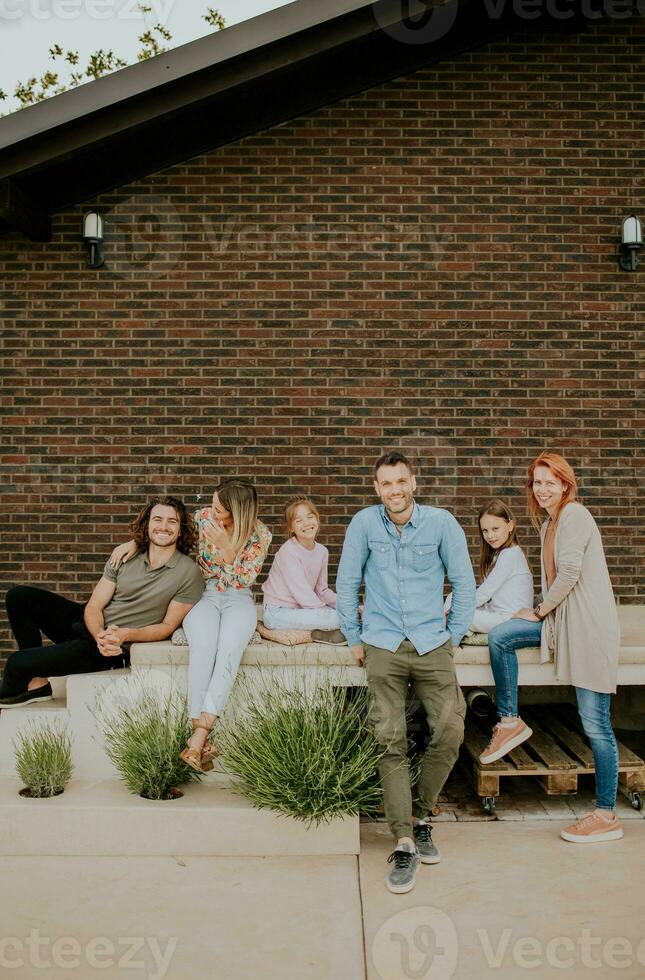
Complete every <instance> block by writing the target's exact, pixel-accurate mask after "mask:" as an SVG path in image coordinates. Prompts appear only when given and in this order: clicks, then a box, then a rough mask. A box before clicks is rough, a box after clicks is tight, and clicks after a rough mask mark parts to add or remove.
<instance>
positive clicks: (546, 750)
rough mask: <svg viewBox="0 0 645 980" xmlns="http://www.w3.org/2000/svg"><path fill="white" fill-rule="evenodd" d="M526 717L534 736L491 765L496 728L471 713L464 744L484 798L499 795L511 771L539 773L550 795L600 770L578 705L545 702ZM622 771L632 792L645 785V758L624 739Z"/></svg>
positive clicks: (513, 773) (623, 781) (575, 788)
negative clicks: (486, 761) (483, 757)
mask: <svg viewBox="0 0 645 980" xmlns="http://www.w3.org/2000/svg"><path fill="white" fill-rule="evenodd" d="M522 718H523V719H524V721H526V723H527V724H528V725H530V727H531V728H532V729H533V735H532V736H531V738H530V739H529V740H528V741H527V742H524V744H523V745H520V746H518V748H516V749H514V750H513V751H512V752H509V754H508V755H505V756H504V757H503V758H502V759H499V760H498V761H497V762H493V763H491V764H490V765H488V766H482V765H481V763H480V762H479V756H480V754H481V753H482V752H483V750H484V748H485V747H486V745H487V744H488V741H489V738H490V732H489V731H486V730H484V729H483V728H481V727H479V725H478V724H477V722H476V721H475V720H474V719H473V718H471V717H469V718H468V721H467V723H466V737H465V739H464V749H465V750H466V753H467V754H468V756H469V759H468V761H469V763H470V765H469V767H468V768H469V771H470V773H471V776H472V779H473V783H474V785H475V788H476V790H477V793H478V794H479V796H481V797H482V798H486V797H488V798H491V797H496V796H499V781H500V779H501V778H503V777H506V776H536V777H537V779H538V781H539V783H540V785H541V786H542V787H543V788H544V790H545V791H546V792H547V794H548V795H549V796H561V795H566V794H574V793H576V792H577V791H578V776H581V775H584V774H587V773H593V772H595V768H594V761H593V753H592V751H591V748H590V746H589V743H588V741H587V739H586V737H585V735H584V734H583V732H582V730H581V729H580V722H579V720H578V716H577V713H576V711H575V709H570V708H569V706H567V705H560V706H557V707H556V706H554V705H540V706H538V707H535V708H533V709H526V710H524V709H523V710H522ZM618 773H619V776H618V778H619V782H620V785H621V787H622V789H623V790H624V791H625V792H626V793H627V794H633V793H640V792H642V791H644V790H645V760H644V759H642V758H641V757H640V756H639V755H637V754H636V752H634V751H632V749H630V748H628V747H627V746H626V745H624V744H623V743H622V742H620V741H619V742H618Z"/></svg>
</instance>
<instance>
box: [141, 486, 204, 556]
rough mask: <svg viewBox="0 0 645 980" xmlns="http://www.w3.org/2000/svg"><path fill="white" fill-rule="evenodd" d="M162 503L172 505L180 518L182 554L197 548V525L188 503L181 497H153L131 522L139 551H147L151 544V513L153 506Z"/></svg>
mask: <svg viewBox="0 0 645 980" xmlns="http://www.w3.org/2000/svg"><path fill="white" fill-rule="evenodd" d="M159 504H161V505H162V506H163V507H172V509H173V510H174V511H175V512H176V514H177V517H178V518H179V537H178V538H177V551H181V553H182V555H188V554H190V552H191V551H194V549H195V541H196V534H195V525H194V522H193V519H192V516H189V514H188V511H187V510H186V505H185V504H184V502H183V500H180V499H179V497H153V498H152V499H151V500H149V501H148V503H147V504H146V505H145V507H142V508H141V510H140V511H139V513H138V514H137V516H136V517H135V519H134V520H133V521H132V523H131V524H130V532H131V534H132V537H133V538H134V540H135V543H136V546H137V548H138V550H139V551H147V550H148V546H149V544H150V538H149V536H148V525H149V524H150V514H151V513H152V509H153V507H157V506H158V505H159Z"/></svg>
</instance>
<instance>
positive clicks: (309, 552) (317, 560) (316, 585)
mask: <svg viewBox="0 0 645 980" xmlns="http://www.w3.org/2000/svg"><path fill="white" fill-rule="evenodd" d="M284 522H285V529H286V532H287V540H286V541H285V543H284V544H283V545H282V546H281V548H280V549H279V551H278V553H277V555H276V556H275V558H274V560H273V564H272V566H271V570H270V572H269V575H268V578H267V580H266V582H265V583H264V585H263V586H262V591H263V593H264V624H263V626H262V627H260V626H259V627H258V631H259V632H260V634H261V635H262V636H264V637H265V638H266V639H269V640H275V641H276V642H278V643H290V644H293V643H309V642H311V641H312V640H313V641H314V642H317V643H332V644H337V643H345V637H344V636H343V634H342V633H341V632H340V629H339V626H340V622H339V619H338V614H337V612H336V593H335V592H333V591H332V590H331V589H330V588H329V587H328V585H327V565H328V562H329V552H328V551H327V549H326V548H325V547H324V546H323V545H322V544H319V543H318V542H317V541H316V535H317V534H318V530H319V528H320V515H319V513H318V510H317V508H316V506H315V505H314V504H313V503H312V501H311V500H309V499H308V498H307V497H296V498H295V499H294V500H291V501H289V503H288V504H287V506H286V507H285V511H284Z"/></svg>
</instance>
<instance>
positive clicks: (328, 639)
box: [311, 630, 347, 647]
mask: <svg viewBox="0 0 645 980" xmlns="http://www.w3.org/2000/svg"><path fill="white" fill-rule="evenodd" d="M311 639H312V640H313V642H314V643H328V644H329V645H330V646H333V647H342V646H347V640H346V639H345V636H344V634H343V633H341V631H340V630H312V631H311Z"/></svg>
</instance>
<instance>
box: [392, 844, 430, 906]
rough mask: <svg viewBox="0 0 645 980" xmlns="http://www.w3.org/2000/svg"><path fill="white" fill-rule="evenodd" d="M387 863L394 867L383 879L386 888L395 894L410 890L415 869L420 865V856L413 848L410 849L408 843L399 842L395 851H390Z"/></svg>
mask: <svg viewBox="0 0 645 980" xmlns="http://www.w3.org/2000/svg"><path fill="white" fill-rule="evenodd" d="M387 862H388V864H394V867H393V868H392V870H391V871H390V873H389V874H388V876H387V878H386V879H385V884H386V885H387V887H388V890H389V891H391V892H394V894H395V895H404V894H405V893H406V892H409V891H412V889H413V888H414V883H415V880H416V877H417V871H418V870H419V868H420V867H421V858H420V857H419V852H418V851H417V849H416V848H415V849H414V850H412V846H411V845H410V844H401V846H400V847H397V848H396V850H395V851H392V853H391V854H390V856H389V858H388V859H387Z"/></svg>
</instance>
